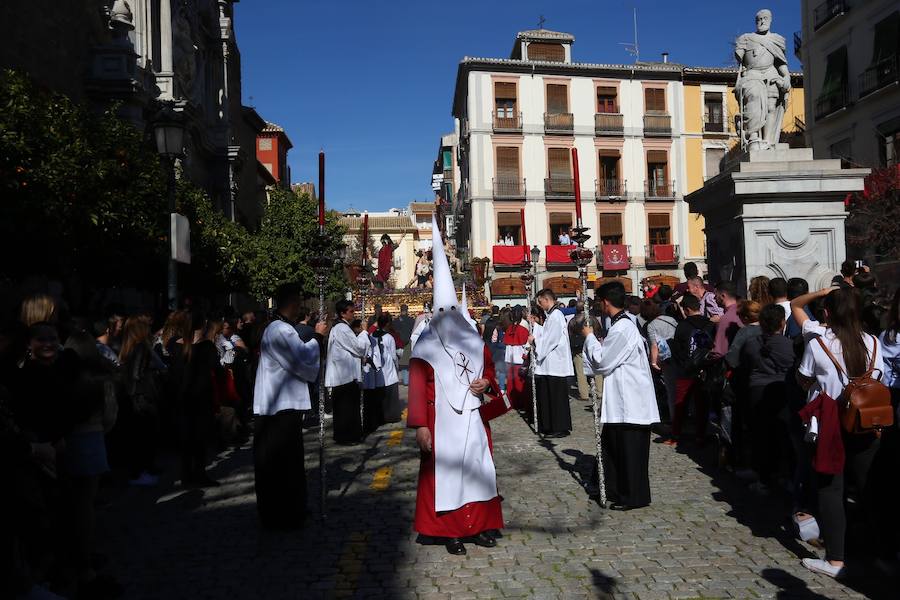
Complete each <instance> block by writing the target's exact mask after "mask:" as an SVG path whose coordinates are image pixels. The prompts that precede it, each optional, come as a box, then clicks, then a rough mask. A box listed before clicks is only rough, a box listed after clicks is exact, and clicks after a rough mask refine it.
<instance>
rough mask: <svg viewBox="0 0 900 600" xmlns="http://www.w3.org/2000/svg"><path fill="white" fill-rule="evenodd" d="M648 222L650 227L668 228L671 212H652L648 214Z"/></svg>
mask: <svg viewBox="0 0 900 600" xmlns="http://www.w3.org/2000/svg"><path fill="white" fill-rule="evenodd" d="M647 224H648V225H649V226H650V229H668V228H669V213H650V214H648V215H647Z"/></svg>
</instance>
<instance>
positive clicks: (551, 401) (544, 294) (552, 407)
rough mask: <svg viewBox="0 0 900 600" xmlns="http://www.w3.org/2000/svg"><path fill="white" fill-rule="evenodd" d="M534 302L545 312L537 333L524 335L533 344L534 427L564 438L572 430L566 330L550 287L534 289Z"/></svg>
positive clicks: (568, 353)
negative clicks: (536, 406) (536, 335)
mask: <svg viewBox="0 0 900 600" xmlns="http://www.w3.org/2000/svg"><path fill="white" fill-rule="evenodd" d="M537 304H538V306H539V307H540V308H541V310H543V311H544V312H545V313H546V314H547V318H546V320H545V321H544V326H543V329H542V330H541V334H540V336H538V337H537V338H535V336H534V335H532V336H529V338H528V342H529V343H533V344H534V358H535V371H534V374H535V387H536V388H537V401H538V414H537V417H538V427H539V429H540V432H541V433H543V434H545V435H546V436H548V437H564V436H567V435H569V432H570V431H571V430H572V413H571V411H570V409H569V381H568V378H569V377H571V376H573V375H574V374H575V370H574V369H573V367H572V354H571V352H572V350H571V347H570V345H569V329H568V327H566V318H565V317H564V316H563V314H562V312H561V311H560V310H559V308H557V305H556V294H554V293H553V291H552V290H549V289H544V290H541V291H540V292H538V295H537Z"/></svg>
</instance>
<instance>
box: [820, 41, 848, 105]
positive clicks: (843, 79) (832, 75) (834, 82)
mask: <svg viewBox="0 0 900 600" xmlns="http://www.w3.org/2000/svg"><path fill="white" fill-rule="evenodd" d="M846 88H847V46H841V47H840V48H838V49H837V50H835V51H834V52H832V53H831V54H829V55H828V59H827V62H826V63H825V81H824V83H822V95H823V96H825V95H828V94H836V93H838V92H840V91H842V90H845V89H846Z"/></svg>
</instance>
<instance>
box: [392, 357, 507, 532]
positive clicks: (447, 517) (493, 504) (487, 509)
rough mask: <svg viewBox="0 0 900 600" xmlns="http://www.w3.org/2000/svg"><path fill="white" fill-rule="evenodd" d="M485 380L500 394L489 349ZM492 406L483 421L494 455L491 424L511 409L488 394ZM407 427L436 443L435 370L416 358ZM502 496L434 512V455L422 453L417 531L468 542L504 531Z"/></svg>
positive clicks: (487, 406)
mask: <svg viewBox="0 0 900 600" xmlns="http://www.w3.org/2000/svg"><path fill="white" fill-rule="evenodd" d="M482 377H484V378H485V379H487V380H488V381H490V382H491V389H492V390H495V391H496V390H499V389H500V386H499V385H498V384H497V380H496V375H495V371H494V361H493V360H492V359H491V353H490V352H489V351H488V349H487V347H485V349H484V374H483V375H482ZM488 397H489V398H490V402H488V403H487V404H485V405H483V406H482V407H481V408H480V409H479V411H480V412H481V421H482V422H483V423H484V429H485V431H486V432H487V439H488V446H489V447H490V449H491V453H492V454H493V451H494V445H493V440H492V439H491V426H490V425H489V424H488V422H489V421H490V420H491V419H494V418H496V417H499V416H500V415H502V414H504V413H506V411H508V410H509V409H508V408H507V406H506V402H504V400H503V397H502V396H500V395H499V393H498V394H497V395H493V394H488ZM406 426H407V427H411V428H416V427H428V430H429V431H430V432H431V439H432V440H434V370H433V369H432V368H431V365H429V364H428V363H427V362H425V361H423V360H419V359H417V358H413V359H412V360H410V361H409V412H408V414H407V419H406ZM500 501H501V497H500V496H499V495H497V496H495V497H494V498H492V499H490V500H488V501H486V502H470V503H468V504H465V505H463V506H461V507H459V508H457V509H456V510H451V511H446V512H441V513H437V512H435V510H434V453H427V454H426V453H424V452H423V453H421V458H420V463H419V488H418V493H417V494H416V519H415V524H414V527H415V530H416V531H418V532H419V533H421V534H422V535H428V536H432V537H445V538H465V537H470V536H473V535H478V534H479V533H481V532H482V531H485V530H488V529H502V528H503V512H502V510H501V508H500Z"/></svg>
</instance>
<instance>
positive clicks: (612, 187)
mask: <svg viewBox="0 0 900 600" xmlns="http://www.w3.org/2000/svg"><path fill="white" fill-rule="evenodd" d="M624 195H625V185H624V184H623V183H622V182H621V181H619V180H618V179H598V180H597V197H598V198H619V197H621V196H624Z"/></svg>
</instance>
